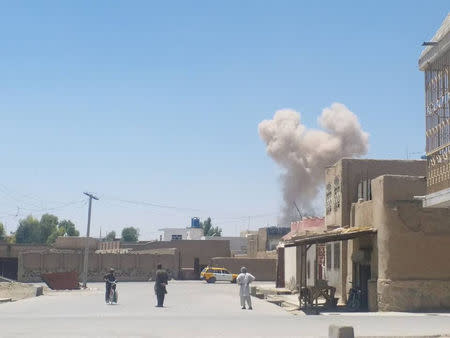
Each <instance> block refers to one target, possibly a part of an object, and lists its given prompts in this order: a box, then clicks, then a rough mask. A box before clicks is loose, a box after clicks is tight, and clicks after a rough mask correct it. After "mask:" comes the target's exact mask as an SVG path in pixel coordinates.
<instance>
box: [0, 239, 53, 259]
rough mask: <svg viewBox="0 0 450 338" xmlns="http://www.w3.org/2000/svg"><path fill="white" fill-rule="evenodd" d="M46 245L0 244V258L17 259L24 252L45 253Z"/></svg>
mask: <svg viewBox="0 0 450 338" xmlns="http://www.w3.org/2000/svg"><path fill="white" fill-rule="evenodd" d="M48 248H49V247H48V246H47V245H42V244H8V243H6V242H0V257H11V258H17V257H19V254H20V253H21V252H24V251H30V250H33V251H45V250H48Z"/></svg>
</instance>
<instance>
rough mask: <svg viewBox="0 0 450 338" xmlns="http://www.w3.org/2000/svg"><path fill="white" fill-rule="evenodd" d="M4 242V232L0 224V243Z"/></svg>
mask: <svg viewBox="0 0 450 338" xmlns="http://www.w3.org/2000/svg"><path fill="white" fill-rule="evenodd" d="M4 240H6V232H5V227H4V226H3V223H0V241H4Z"/></svg>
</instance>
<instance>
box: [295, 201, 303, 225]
mask: <svg viewBox="0 0 450 338" xmlns="http://www.w3.org/2000/svg"><path fill="white" fill-rule="evenodd" d="M294 206H295V209H297V211H298V215H299V216H300V221H301V220H303V216H302V213H301V212H300V209H299V208H298V206H297V203H295V201H294Z"/></svg>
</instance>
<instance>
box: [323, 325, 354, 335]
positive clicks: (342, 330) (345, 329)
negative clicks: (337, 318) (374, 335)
mask: <svg viewBox="0 0 450 338" xmlns="http://www.w3.org/2000/svg"><path fill="white" fill-rule="evenodd" d="M328 337H329V338H354V337H355V334H354V332H353V327H352V326H338V325H330V326H329V327H328Z"/></svg>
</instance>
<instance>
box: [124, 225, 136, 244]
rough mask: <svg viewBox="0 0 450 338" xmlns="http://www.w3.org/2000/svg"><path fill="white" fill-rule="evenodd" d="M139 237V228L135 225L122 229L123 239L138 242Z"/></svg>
mask: <svg viewBox="0 0 450 338" xmlns="http://www.w3.org/2000/svg"><path fill="white" fill-rule="evenodd" d="M138 239H139V229H138V228H134V227H128V228H124V229H123V230H122V241H124V242H137V241H138Z"/></svg>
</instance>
